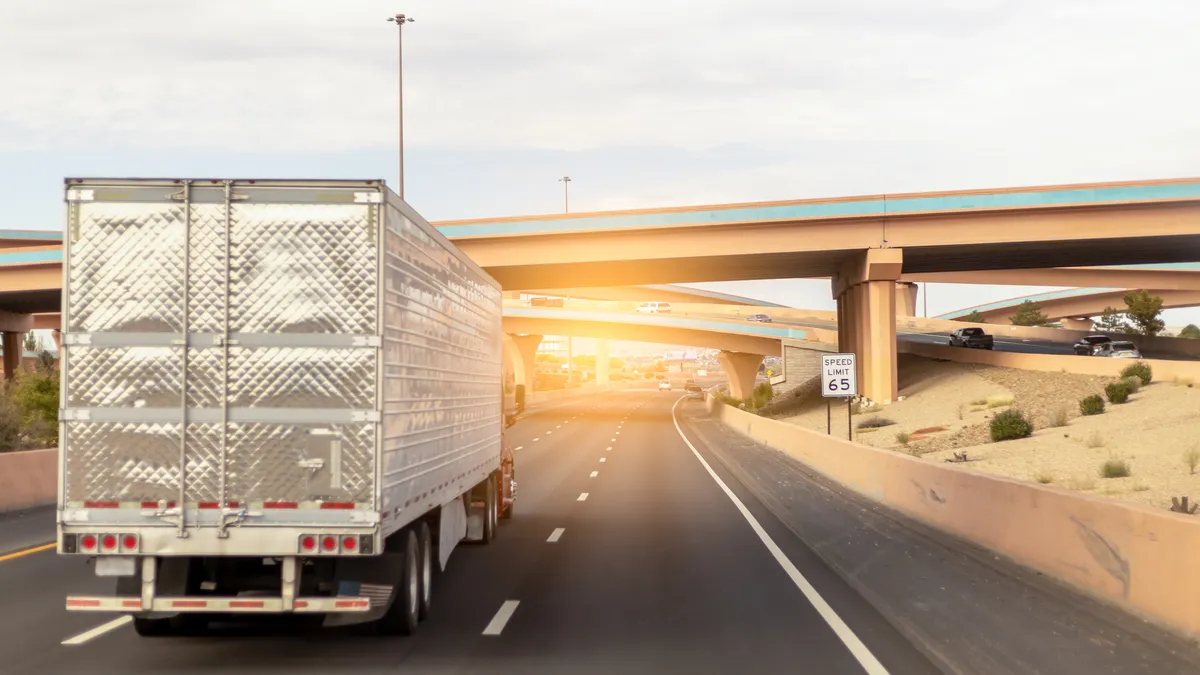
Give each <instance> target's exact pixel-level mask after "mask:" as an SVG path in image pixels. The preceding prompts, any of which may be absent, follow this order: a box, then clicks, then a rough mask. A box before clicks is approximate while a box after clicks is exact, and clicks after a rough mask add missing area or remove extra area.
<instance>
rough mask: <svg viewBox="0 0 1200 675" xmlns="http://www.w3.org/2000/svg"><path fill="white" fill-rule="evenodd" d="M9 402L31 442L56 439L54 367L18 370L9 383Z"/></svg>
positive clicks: (46, 443)
mask: <svg viewBox="0 0 1200 675" xmlns="http://www.w3.org/2000/svg"><path fill="white" fill-rule="evenodd" d="M12 403H13V405H15V406H16V408H17V410H18V411H19V413H20V418H21V423H22V424H23V425H24V427H25V428H24V436H25V437H26V438H27V439H28V441H29V442H30V443H31V444H34V445H38V446H43V447H50V446H53V445H55V444H56V443H58V371H57V370H56V369H54V368H38V369H37V371H36V372H32V373H31V372H27V371H20V372H18V373H17V377H16V380H15V381H14V382H13V385H12Z"/></svg>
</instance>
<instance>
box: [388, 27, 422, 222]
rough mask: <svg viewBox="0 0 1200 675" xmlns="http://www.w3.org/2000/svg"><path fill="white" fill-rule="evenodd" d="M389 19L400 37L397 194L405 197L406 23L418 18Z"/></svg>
mask: <svg viewBox="0 0 1200 675" xmlns="http://www.w3.org/2000/svg"><path fill="white" fill-rule="evenodd" d="M388 21H391V22H393V23H395V24H396V35H397V37H398V38H399V39H398V41H397V42H396V63H397V65H398V68H397V71H398V72H399V81H398V84H399V92H398V96H399V99H400V118H399V120H398V122H399V127H400V180H399V182H397V183H396V194H397V195H398V196H399V197H400V199H404V24H406V23H412V22H414V21H416V19H414V18H412V17H408V16H405V15H403V14H397V15H396V16H391V17H388Z"/></svg>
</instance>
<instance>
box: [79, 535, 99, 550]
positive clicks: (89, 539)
mask: <svg viewBox="0 0 1200 675" xmlns="http://www.w3.org/2000/svg"><path fill="white" fill-rule="evenodd" d="M98 543H99V542H98V541H97V540H96V535H94V534H85V535H83V536H82V537H80V538H79V550H81V551H83V552H84V553H90V552H93V551H95V550H96V544H98Z"/></svg>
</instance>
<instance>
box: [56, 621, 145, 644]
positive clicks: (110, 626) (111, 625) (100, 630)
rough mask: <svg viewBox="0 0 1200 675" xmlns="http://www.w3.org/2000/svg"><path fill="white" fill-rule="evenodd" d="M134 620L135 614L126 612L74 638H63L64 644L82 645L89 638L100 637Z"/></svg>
mask: <svg viewBox="0 0 1200 675" xmlns="http://www.w3.org/2000/svg"><path fill="white" fill-rule="evenodd" d="M132 622H133V616H132V615H129V614H126V615H125V616H122V617H118V618H116V619H113V620H112V621H109V622H108V623H102V624H100V625H99V626H96V627H95V628H93V629H91V630H89V631H86V632H83V633H80V634H79V635H76V636H75V637H73V638H67V639H66V640H63V641H62V643H63V644H64V645H81V644H83V643H85V642H87V641H89V640H92V639H94V638H98V637H100V636H101V635H104V634H105V633H107V632H109V631H113V630H116V629H118V628H120V627H121V626H124V625H125V624H127V623H132Z"/></svg>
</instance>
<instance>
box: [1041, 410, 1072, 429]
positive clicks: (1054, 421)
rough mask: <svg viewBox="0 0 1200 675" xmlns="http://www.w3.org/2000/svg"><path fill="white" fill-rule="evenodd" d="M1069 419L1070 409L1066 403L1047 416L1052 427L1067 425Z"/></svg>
mask: <svg viewBox="0 0 1200 675" xmlns="http://www.w3.org/2000/svg"><path fill="white" fill-rule="evenodd" d="M1068 419H1070V411H1069V410H1067V406H1065V405H1060V406H1057V407H1056V408H1055V409H1054V410H1052V411H1050V414H1049V415H1047V416H1046V421H1047V426H1051V427H1065V426H1067V421H1068Z"/></svg>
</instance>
